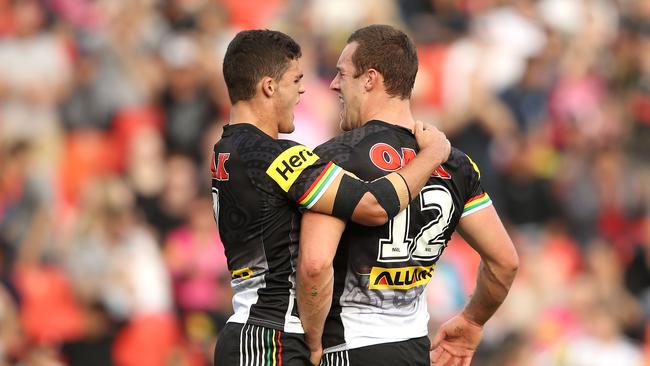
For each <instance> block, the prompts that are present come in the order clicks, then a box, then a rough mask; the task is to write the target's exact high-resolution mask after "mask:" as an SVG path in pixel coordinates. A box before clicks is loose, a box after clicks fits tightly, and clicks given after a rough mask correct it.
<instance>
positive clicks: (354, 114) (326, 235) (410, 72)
mask: <svg viewBox="0 0 650 366" xmlns="http://www.w3.org/2000/svg"><path fill="white" fill-rule="evenodd" d="M417 69H418V60H417V54H416V49H415V46H414V44H413V43H412V41H411V40H410V39H409V38H408V36H407V35H406V34H404V33H403V32H401V31H399V30H396V29H394V28H392V27H390V26H385V25H372V26H368V27H365V28H362V29H359V30H357V31H355V32H354V33H353V34H352V35H351V36H350V37H349V39H348V41H347V45H346V46H345V48H344V49H343V51H342V53H341V55H340V58H339V60H338V63H337V70H338V73H337V75H336V76H335V78H334V79H333V80H332V83H331V85H330V89H332V90H333V91H335V92H337V93H338V94H339V97H340V98H341V100H342V101H343V113H342V120H341V127H342V128H343V129H344V130H347V131H348V132H346V133H344V134H343V135H340V136H338V137H335V138H334V139H332V140H330V141H328V142H326V143H325V144H323V145H321V146H319V147H318V148H316V149H315V152H316V153H317V154H318V155H319V156H320V157H321V158H322V159H325V160H332V161H334V162H335V163H336V164H338V165H339V166H341V167H343V168H345V169H347V170H348V171H350V172H353V173H354V174H356V175H357V176H358V177H360V178H361V179H364V180H368V181H372V180H373V179H377V178H379V177H381V176H383V175H384V174H387V173H390V172H394V171H395V170H397V169H400V168H402V169H403V167H404V166H406V167H408V166H409V165H410V164H412V163H413V162H414V161H415V160H414V159H415V158H416V156H419V155H420V154H421V153H422V151H421V150H419V149H418V145H417V143H416V139H415V138H414V136H413V134H412V133H411V132H410V130H411V129H412V128H413V125H414V123H415V122H414V119H413V116H412V114H411V110H410V104H409V98H410V95H411V91H412V89H413V83H414V81H415V76H416V74H417ZM431 172H432V174H431V175H430V177H429V179H428V182H427V184H426V186H425V187H423V188H422V189H421V190H415V189H413V190H412V191H413V192H412V193H414V195H415V196H417V198H416V199H414V200H413V201H412V202H411V203H410V205H409V206H408V207H407V209H406V210H404V211H402V212H401V213H399V214H398V215H397V216H395V217H394V218H393V219H391V220H390V221H389V222H388V223H386V224H385V225H383V226H378V227H367V226H362V225H359V224H356V223H347V226H346V222H345V220H343V219H340V218H336V217H332V216H328V215H322V214H318V213H306V214H305V215H304V216H303V218H302V231H301V239H300V250H299V253H300V254H299V264H298V271H297V274H298V279H297V283H298V290H297V296H298V308H299V309H300V318H301V320H302V322H303V328H304V330H305V339H306V341H307V343H308V345H309V348H310V350H311V352H312V356H311V357H312V359H311V360H312V363H313V364H318V363H319V362H320V361H321V360H320V358H321V353H322V352H323V349H324V352H325V353H324V356H323V358H322V361H323V363H324V364H325V365H341V366H342V365H379V366H381V365H386V366H398V365H405V366H406V365H408V366H413V365H422V366H428V365H429V363H430V361H431V362H432V364H436V365H438V364H439V365H447V364H450V365H461V364H462V365H469V363H470V361H471V358H472V355H473V353H474V351H475V349H476V347H477V345H478V343H479V341H480V337H481V332H482V327H483V324H485V322H486V321H487V320H488V319H489V318H490V317H491V315H492V314H493V313H494V312H495V311H496V309H497V308H498V307H499V305H500V304H501V303H502V302H503V300H504V298H505V296H506V294H507V292H508V290H509V288H510V285H511V283H512V281H513V278H514V276H515V273H516V270H517V267H518V257H517V253H516V252H515V249H514V246H513V243H512V241H511V240H510V238H509V236H508V234H507V233H506V230H505V229H504V227H503V225H502V223H501V221H500V219H499V217H498V215H497V213H496V211H495V210H494V207H493V206H492V204H491V200H490V197H489V196H488V194H487V193H486V192H484V190H483V188H482V187H481V183H480V176H481V173H480V171H479V168H478V167H477V166H476V164H474V162H472V160H471V159H470V158H469V157H468V156H467V155H465V154H464V153H463V152H462V151H459V150H457V149H455V148H452V152H451V155H450V157H449V159H448V160H447V161H446V162H445V163H444V164H443V165H442V166H440V167H439V168H437V169H435V170H432V171H431ZM456 228H457V229H458V231H459V233H460V234H461V235H462V236H463V238H464V239H465V240H466V241H467V242H468V243H469V244H470V245H471V246H472V247H473V248H474V250H476V251H477V252H478V253H479V254H480V256H481V260H482V262H481V266H480V269H479V274H478V279H477V287H476V291H475V292H474V294H473V296H472V298H471V300H470V301H469V303H468V304H467V305H466V307H465V309H464V310H463V312H462V313H461V314H459V315H458V316H456V317H454V318H453V319H451V320H450V321H449V322H447V323H446V324H444V325H442V327H441V328H440V329H439V330H438V333H437V334H436V335H435V337H434V338H433V342H431V343H432V344H430V342H429V338H428V337H427V333H428V332H427V322H428V319H429V317H428V312H427V304H426V296H425V287H426V285H427V283H428V282H429V280H430V278H431V276H432V274H433V271H434V268H435V263H436V261H437V260H438V259H439V258H440V255H442V252H443V250H444V249H445V247H446V245H447V242H448V241H449V239H450V237H451V235H452V233H453V232H454V230H455V229H456ZM430 351H431V352H430Z"/></svg>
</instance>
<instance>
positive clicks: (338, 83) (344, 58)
mask: <svg viewBox="0 0 650 366" xmlns="http://www.w3.org/2000/svg"><path fill="white" fill-rule="evenodd" d="M357 46H358V43H357V42H352V43H349V44H348V45H346V46H345V48H344V49H343V52H341V56H340V57H339V60H338V62H337V63H336V70H337V71H338V72H337V73H336V76H335V77H334V80H332V83H331V84H330V89H332V90H334V91H335V92H337V93H338V95H339V101H340V102H341V114H340V117H341V122H340V123H341V129H342V130H343V131H349V130H351V129H353V128H357V127H360V126H361V125H362V122H363V121H362V120H361V108H362V104H363V103H362V102H363V97H364V94H365V89H364V85H363V80H364V78H363V74H362V75H361V76H359V77H357V78H355V77H354V75H355V72H356V68H355V67H354V64H353V63H352V55H353V54H354V51H356V49H357Z"/></svg>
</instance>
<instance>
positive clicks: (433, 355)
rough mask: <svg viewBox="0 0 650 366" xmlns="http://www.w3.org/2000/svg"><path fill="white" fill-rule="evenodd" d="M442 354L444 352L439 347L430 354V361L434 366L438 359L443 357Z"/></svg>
mask: <svg viewBox="0 0 650 366" xmlns="http://www.w3.org/2000/svg"><path fill="white" fill-rule="evenodd" d="M442 352H444V350H443V349H442V347H437V348H435V349H433V350H432V351H430V352H429V359H430V360H431V363H432V364H434V363H435V362H437V361H438V359H440V356H442Z"/></svg>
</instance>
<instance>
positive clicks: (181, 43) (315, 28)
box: [0, 0, 650, 366]
mask: <svg viewBox="0 0 650 366" xmlns="http://www.w3.org/2000/svg"><path fill="white" fill-rule="evenodd" d="M372 23H385V24H392V25H395V26H397V27H399V28H400V29H403V30H405V31H407V32H408V33H409V34H410V35H411V36H412V38H413V39H414V40H415V41H416V43H417V46H418V52H419V58H420V69H419V73H418V79H417V82H416V87H415V91H414V93H413V99H412V106H413V109H414V111H415V112H416V116H417V117H418V118H420V119H422V120H424V121H429V122H433V123H435V124H436V125H437V126H439V127H440V128H441V129H443V130H444V131H445V132H446V133H447V134H448V136H449V137H450V139H451V140H452V143H453V144H454V145H455V146H456V147H458V148H460V149H462V150H464V151H465V152H467V153H468V154H469V155H470V156H471V157H472V158H473V159H474V161H476V162H477V163H478V165H479V166H480V167H481V170H482V181H483V184H484V187H485V188H486V190H488V191H489V192H490V195H491V196H492V198H493V201H494V203H495V205H496V206H497V208H498V210H499V212H500V214H501V216H502V218H503V220H504V221H505V222H506V224H507V226H508V229H509V232H510V233H511V235H512V237H513V239H514V241H515V243H516V245H517V248H518V251H519V254H520V256H521V269H520V271H519V276H518V277H517V279H516V281H515V283H514V285H513V287H512V290H511V293H510V295H509V297H508V299H507V301H506V303H505V304H504V305H503V306H502V308H501V309H500V310H499V312H498V313H497V314H496V315H495V317H494V318H493V319H492V320H491V321H490V322H489V323H488V324H487V326H486V329H485V334H484V338H483V342H482V344H481V347H480V349H479V352H478V353H477V355H476V357H475V360H474V362H473V365H489V366H497V365H498V366H504V365H505V366H515V365H522V366H525V365H533V366H538V365H544V366H545V365H567V366H598V365H608V366H612V365H616V366H628V365H631V366H636V365H650V321H649V319H650V211H649V209H650V164H649V160H650V1H646V0H618V1H615V0H539V1H535V0H357V1H344V0H310V1H297V0H263V1H252V0H166V1H164V0H0V365H2V366H5V365H34V366H50V365H52V366H54V365H72V366H76V365H80V366H81V365H84V366H87V365H127V366H130V365H134V366H135V365H138V366H148V365H151V366H158V365H161V366H162V365H165V366H177V365H178V366H180V365H210V364H211V358H212V350H213V345H214V343H215V340H216V339H217V337H218V336H219V330H220V329H221V327H222V326H223V324H224V322H225V320H226V319H227V317H228V316H229V314H230V312H231V311H232V310H231V304H230V299H231V294H230V287H229V273H228V271H227V268H226V265H225V258H224V256H223V249H222V246H221V243H220V240H219V235H218V232H217V229H216V227H215V224H214V220H213V215H212V212H211V197H210V194H209V189H208V186H209V184H210V179H209V177H210V175H209V171H210V170H209V168H208V165H209V157H210V153H211V146H212V144H214V143H215V142H216V141H217V140H218V139H219V136H220V134H221V131H222V126H223V125H224V123H226V121H227V120H228V108H229V101H228V98H227V93H226V90H225V86H224V83H223V80H222V75H221V62H222V58H223V54H224V52H225V48H226V46H227V44H228V42H229V41H230V40H231V39H232V37H233V36H234V35H235V34H236V32H238V31H239V30H242V29H247V28H271V29H277V30H281V31H284V32H286V33H288V34H289V35H291V36H293V37H294V38H295V39H296V40H297V41H298V42H299V43H300V44H301V45H302V49H303V57H302V60H301V64H302V67H303V69H304V72H305V86H306V90H307V92H306V94H305V95H304V96H303V98H302V101H301V103H300V104H299V105H298V106H297V108H296V125H297V130H296V132H295V133H294V134H293V135H291V138H292V139H295V140H297V141H300V142H303V143H305V144H307V145H309V146H315V145H317V144H319V143H321V142H324V141H326V140H327V139H329V138H330V137H332V136H334V135H336V134H337V133H338V132H339V131H338V130H337V128H338V126H337V124H338V123H337V122H338V113H339V110H338V108H339V105H338V101H337V99H336V96H335V94H334V93H333V92H331V91H329V90H328V85H329V82H330V80H331V79H332V77H333V76H334V74H335V69H334V67H335V64H336V60H337V58H338V55H339V53H340V51H341V49H342V48H343V46H344V45H345V40H346V38H347V37H348V36H349V34H350V33H351V32H352V31H353V30H355V29H356V28H359V27H361V26H364V25H368V24H372ZM478 262H479V258H478V257H477V255H476V254H474V252H473V251H472V250H471V249H470V248H469V247H468V246H467V245H466V244H465V243H464V242H462V240H459V239H457V238H454V240H452V242H451V243H450V245H449V247H448V248H447V250H446V252H445V255H444V256H443V258H442V260H441V262H440V264H439V265H438V267H437V271H436V275H435V276H434V278H433V280H432V281H431V284H430V285H429V290H430V291H429V292H428V296H429V304H430V307H429V310H430V313H431V319H432V320H431V324H430V326H431V327H432V329H435V327H436V325H437V324H440V323H441V322H443V321H445V320H446V319H448V318H449V317H451V316H452V315H453V314H455V313H457V312H458V311H459V310H460V309H462V306H463V304H464V303H465V302H466V301H467V299H468V296H469V294H470V293H471V291H472V288H473V286H474V278H475V274H476V268H477V266H478Z"/></svg>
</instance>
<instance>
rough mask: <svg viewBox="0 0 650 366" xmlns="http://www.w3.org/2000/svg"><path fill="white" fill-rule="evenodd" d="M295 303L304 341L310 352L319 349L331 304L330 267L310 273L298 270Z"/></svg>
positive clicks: (332, 278)
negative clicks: (296, 302)
mask: <svg viewBox="0 0 650 366" xmlns="http://www.w3.org/2000/svg"><path fill="white" fill-rule="evenodd" d="M297 283H298V286H297V288H298V291H297V301H298V309H299V312H300V320H301V322H302V327H303V329H304V330H305V341H306V342H307V345H308V346H309V350H310V351H312V352H313V351H317V350H319V349H321V347H322V343H321V337H322V335H323V327H324V325H325V319H326V318H327V313H328V312H329V310H330V307H331V304H332V292H333V287H334V271H333V269H332V267H331V266H330V267H329V268H326V269H324V270H322V271H318V272H312V273H309V271H307V270H304V269H302V270H301V269H299V270H298V279H297Z"/></svg>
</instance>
